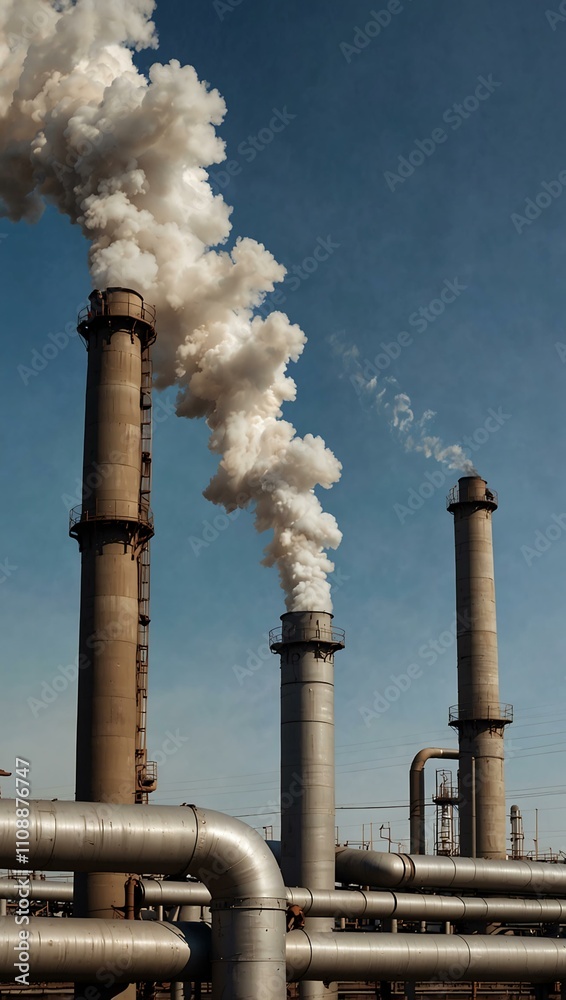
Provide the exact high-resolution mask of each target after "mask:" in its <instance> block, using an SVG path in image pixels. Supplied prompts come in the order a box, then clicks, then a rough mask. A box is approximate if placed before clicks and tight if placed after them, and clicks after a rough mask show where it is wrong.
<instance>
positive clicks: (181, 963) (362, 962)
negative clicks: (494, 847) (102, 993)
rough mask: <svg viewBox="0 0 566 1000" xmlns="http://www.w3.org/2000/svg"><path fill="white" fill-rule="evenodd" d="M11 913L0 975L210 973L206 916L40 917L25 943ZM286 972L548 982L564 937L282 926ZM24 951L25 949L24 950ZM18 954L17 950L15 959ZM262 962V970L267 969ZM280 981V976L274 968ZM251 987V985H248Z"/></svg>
mask: <svg viewBox="0 0 566 1000" xmlns="http://www.w3.org/2000/svg"><path fill="white" fill-rule="evenodd" d="M19 935H20V929H19V928H18V926H17V925H16V922H15V920H14V919H12V918H9V917H4V918H1V919H0V976H1V977H2V978H3V979H13V977H14V958H15V956H17V955H18V952H20V956H21V957H20V962H23V964H24V965H25V964H27V963H28V962H29V965H30V969H29V981H30V982H45V981H51V982H60V981H65V980H68V979H74V980H75V982H78V983H81V982H88V981H89V980H90V981H92V980H93V978H95V979H96V981H97V983H98V986H99V987H101V988H102V987H106V988H110V989H111V988H112V986H114V985H115V984H119V983H123V982H127V981H128V980H130V981H131V980H138V981H139V980H148V981H151V980H154V979H171V978H172V977H175V978H176V979H177V980H178V981H180V982H190V981H194V980H202V979H205V980H206V979H208V977H209V974H210V973H209V965H208V961H207V958H208V952H209V938H210V932H209V928H208V927H207V926H206V924H203V923H199V924H166V923H157V922H156V923H152V922H145V921H141V920H140V921H134V920H127V921H103V920H76V919H73V920H58V919H57V918H52V917H38V918H36V919H33V920H32V921H31V922H30V925H29V935H30V936H29V946H28V950H27V951H23V952H22V950H21V939H20V936H19ZM282 941H283V944H284V946H285V951H286V975H287V980H288V981H290V982H296V981H298V980H304V979H309V980H314V981H318V982H328V981H330V980H346V981H356V980H360V979H361V980H397V979H404V980H405V981H409V982H410V981H419V980H420V981H423V980H424V981H429V980H431V979H437V980H439V981H441V982H474V981H477V980H481V981H482V982H530V983H537V982H549V981H553V980H560V979H563V978H566V941H564V940H552V939H550V938H517V937H515V938H513V937H496V936H494V935H491V936H482V935H473V936H456V935H445V934H443V935H440V934H427V935H424V934H421V935H418V937H415V935H408V934H407V935H405V934H369V933H368V934H360V933H347V934H341V933H339V932H336V933H327V934H321V933H318V934H309V933H308V932H306V931H291V932H290V933H289V934H287V935H286V936H285V935H284V933H283V934H282ZM26 956H28V958H26ZM16 961H17V959H16ZM264 971H265V970H264ZM278 982H279V977H278ZM258 986H259V991H258V992H256V991H254V990H251V991H249V987H246V986H245V985H244V982H243V981H242V982H240V984H239V988H238V989H237V990H236V991H235V992H232V991H231V990H230V989H229V990H228V991H227V992H226V993H220V992H218V991H217V986H214V985H213V996H214V997H216V998H218V1000H220V998H221V997H222V998H225V997H229V998H230V1000H234V998H235V997H238V998H241V1000H265V998H266V997H269V998H270V1000H271V998H272V997H273V996H277V997H284V996H285V993H284V992H283V993H282V992H281V990H280V988H279V986H278V985H277V990H276V992H274V982H273V980H271V979H268V978H266V979H264V980H263V985H262V984H258ZM246 989H248V992H245V991H246Z"/></svg>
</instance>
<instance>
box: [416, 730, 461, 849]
mask: <svg viewBox="0 0 566 1000" xmlns="http://www.w3.org/2000/svg"><path fill="white" fill-rule="evenodd" d="M459 756H460V753H459V751H458V750H445V749H443V748H442V747H425V749H424V750H419V752H418V754H416V755H415V757H414V758H413V762H412V764H411V769H410V771H409V824H410V833H411V848H410V850H411V854H426V837H425V776H424V767H425V764H426V762H427V760H431V759H434V760H436V759H437V758H438V759H441V758H446V759H448V760H458V757H459Z"/></svg>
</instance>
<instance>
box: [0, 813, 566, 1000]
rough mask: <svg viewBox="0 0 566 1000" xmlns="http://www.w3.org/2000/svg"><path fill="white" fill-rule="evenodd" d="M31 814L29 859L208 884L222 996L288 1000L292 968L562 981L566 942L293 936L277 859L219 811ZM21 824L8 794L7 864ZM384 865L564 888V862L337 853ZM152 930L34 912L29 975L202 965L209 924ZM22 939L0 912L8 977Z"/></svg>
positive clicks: (51, 866)
mask: <svg viewBox="0 0 566 1000" xmlns="http://www.w3.org/2000/svg"><path fill="white" fill-rule="evenodd" d="M29 812H30V821H29V822H30V826H29V843H30V865H31V866H32V867H34V868H42V869H45V870H58V869H70V868H72V867H74V868H75V869H79V870H83V871H87V870H88V871H108V870H112V871H115V872H117V871H123V872H125V871H131V870H132V868H134V869H137V870H140V871H141V870H152V869H153V870H157V868H159V869H160V870H161V871H162V872H164V873H166V874H167V873H169V874H171V873H179V874H191V875H193V876H194V877H196V878H200V879H202V881H203V884H204V885H205V887H206V888H207V889H208V890H209V892H210V896H211V903H212V913H213V920H212V937H211V946H210V951H211V977H212V983H213V996H214V997H216V998H217V1000H220V998H223V997H230V998H231V1000H260V998H265V996H266V995H267V996H269V997H272V998H273V1000H283V998H284V997H285V968H287V977H288V978H289V979H290V980H293V981H295V980H304V979H307V980H309V981H312V980H317V981H322V980H324V981H327V980H328V979H332V978H335V977H338V978H341V979H342V978H343V979H356V978H358V979H359V978H361V979H364V980H371V979H388V978H406V979H408V980H411V979H422V978H426V977H427V976H438V975H442V974H444V975H447V974H448V970H450V969H451V970H455V969H457V974H456V975H453V978H456V979H458V980H459V981H475V980H477V979H481V980H485V981H500V982H514V981H517V980H526V981H529V982H545V981H548V980H550V979H553V978H561V977H566V941H564V940H556V941H555V940H549V939H546V938H545V939H536V938H535V939H533V938H527V939H524V938H521V939H510V938H505V937H493V936H492V937H490V936H489V935H488V936H486V935H472V936H466V935H449V936H446V935H437V934H431V935H426V936H422V935H419V936H418V937H417V938H414V937H413V936H407V937H405V935H402V934H401V935H399V934H370V933H348V934H340V933H339V932H332V931H328V932H316V931H314V932H312V931H308V930H307V929H305V930H304V931H294V932H291V933H290V934H288V935H286V934H285V907H286V893H285V888H284V886H283V879H282V876H281V873H280V870H279V866H278V864H277V862H276V861H275V859H274V857H273V855H272V854H271V851H270V850H269V848H268V847H267V845H266V843H265V841H264V840H263V839H262V838H261V837H260V835H259V834H258V833H257V832H256V831H255V830H252V829H250V828H249V827H248V826H246V825H245V824H244V823H242V822H241V821H240V820H236V819H233V818H232V817H228V816H223V815H222V814H220V813H215V812H212V811H208V810H201V809H198V808H197V807H195V806H189V807H184V808H183V807H173V806H151V807H146V806H122V805H119V806H107V805H102V804H99V803H80V802H57V801H56V802H30V805H29ZM17 822H18V820H17V817H16V808H15V802H14V801H11V800H2V801H0V866H2V867H8V865H9V864H11V863H13V853H14V843H15V842H16V833H17V830H18V826H17ZM77 844H80V845H81V847H80V848H79V849H77ZM386 859H387V860H386ZM389 859H390V860H389ZM411 867H413V868H414V871H413V872H412V873H410V872H409V869H410V868H411ZM388 868H389V874H390V878H392V879H395V880H396V881H397V882H402V881H403V874H405V876H406V878H407V880H410V876H411V877H412V880H413V881H414V882H418V883H419V884H421V885H427V884H429V885H431V886H432V885H441V884H449V885H451V886H453V887H457V886H461V885H463V886H465V887H466V888H468V889H472V890H473V889H474V888H476V887H479V885H482V884H483V885H486V886H487V887H488V888H490V889H495V888H499V889H500V890H501V889H504V890H507V891H512V892H517V891H531V892H535V891H536V892H539V893H544V892H545V891H557V890H558V891H560V890H562V892H563V893H565V892H566V871H563V870H561V869H560V868H559V867H558V866H547V865H545V864H543V863H538V864H537V863H536V862H534V863H528V862H512V861H510V862H490V861H483V860H482V861H480V860H474V859H469V858H443V857H440V858H432V857H431V858H422V857H421V858H419V857H417V858H410V857H409V856H399V855H388V854H385V855H379V854H377V853H375V854H374V853H373V852H366V851H356V850H351V849H343V850H341V851H339V852H338V855H337V877H338V878H339V879H340V880H345V879H346V878H348V877H352V878H356V879H358V880H360V881H362V880H363V881H369V882H372V881H375V879H376V878H378V879H382V878H384V877H386V873H387V869H388ZM515 869H517V871H515ZM200 888H201V887H199V889H200ZM308 891H309V890H306V889H305V890H303V894H308ZM333 895H335V896H338V895H340V892H339V891H336V892H335V893H334V894H333ZM370 896H371V894H370ZM297 898H299V899H300V898H301V897H300V895H298V896H297ZM432 898H433V899H434V897H432ZM534 902H537V901H534ZM553 902H554V903H556V901H553ZM453 903H455V904H456V905H457V906H458V905H461V901H453ZM447 905H448V904H447ZM501 905H503V906H505V905H510V906H511V905H516V901H511V900H506V901H501ZM416 907H418V902H417V903H416ZM424 907H426V904H423V911H424ZM322 908H323V909H325V908H326V907H325V906H324V905H323V907H322ZM149 926H150V928H151V930H147V929H146V927H145V925H144V922H143V921H123V922H116V921H108V920H91V919H86V920H85V919H76V918H73V919H70V920H64V921H61V920H57V919H53V918H37V919H34V920H32V922H31V924H30V931H31V941H30V954H31V955H32V970H31V975H32V977H33V981H41V980H45V979H46V978H50V977H53V979H58V978H60V977H69V978H74V979H75V981H76V982H81V981H85V980H88V978H89V976H91V975H92V972H93V970H94V965H95V964H96V963H98V964H97V969H99V970H100V969H101V968H103V969H108V968H115V969H116V971H115V979H114V981H115V982H116V983H118V982H131V981H132V980H135V979H137V978H140V977H141V978H149V979H151V978H155V977H163V978H166V977H168V978H176V979H177V980H179V981H192V980H194V979H195V978H200V976H202V975H205V974H207V972H206V969H207V965H206V961H207V955H206V950H207V949H206V934H207V931H206V930H204V931H203V930H202V929H201V928H194V925H187V926H185V925H178V924H177V925H175V924H174V925H170V924H163V925H161V926H160V927H159V926H158V928H157V930H156V929H155V925H153V924H151V925H149ZM138 928H139V931H138ZM16 934H17V926H16V923H15V920H14V919H13V918H7V917H4V918H1V919H0V941H1V947H0V975H2V976H5V975H6V974H9V973H10V972H11V971H12V970H13V963H14V953H13V950H12V949H11V947H10V945H13V942H14V940H15V936H16ZM148 945H151V949H152V952H151V954H152V959H151V961H148V958H147V954H148V951H147V948H148ZM89 954H90V955H91V957H90V958H88V957H87V956H88V955H89ZM119 955H121V956H122V958H121V960H120V961H118V956H119Z"/></svg>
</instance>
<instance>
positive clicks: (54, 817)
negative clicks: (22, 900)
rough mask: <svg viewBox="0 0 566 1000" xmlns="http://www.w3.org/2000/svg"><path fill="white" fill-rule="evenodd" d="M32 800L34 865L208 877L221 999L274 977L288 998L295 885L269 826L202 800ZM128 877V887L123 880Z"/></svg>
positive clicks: (6, 825)
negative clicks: (288, 919)
mask: <svg viewBox="0 0 566 1000" xmlns="http://www.w3.org/2000/svg"><path fill="white" fill-rule="evenodd" d="M28 805H29V837H28V839H29V845H30V851H29V862H28V863H29V865H30V867H33V868H35V869H45V870H49V869H52V870H53V869H54V870H57V871H60V870H74V871H89V872H96V871H103V872H108V871H111V872H119V871H122V872H135V871H140V872H141V871H161V872H163V873H164V874H176V875H178V876H182V875H184V874H190V875H193V876H194V877H195V878H198V879H202V881H203V882H204V884H205V885H206V886H207V888H208V889H209V890H210V893H211V896H212V911H213V928H212V983H213V996H214V997H215V1000H220V998H221V997H223V996H230V997H231V998H232V1000H252V998H253V1000H263V998H264V997H265V989H266V984H268V986H269V990H270V1000H284V998H285V951H284V948H285V910H286V899H285V887H284V885H283V880H282V878H281V872H280V871H279V868H278V865H277V862H276V861H275V859H274V858H273V855H272V854H271V851H270V850H269V847H268V846H267V844H266V843H265V841H264V840H263V839H262V837H260V835H259V833H257V832H256V831H255V830H252V829H251V828H250V827H248V826H246V824H245V823H242V822H241V821H240V820H237V819H234V818H233V817H231V816H224V815H223V814H222V813H217V812H213V811H209V810H203V809H198V808H197V807H196V806H188V807H186V808H179V807H175V806H141V805H139V806H125V805H104V804H102V803H97V802H58V801H56V802H29V804H28ZM15 806H16V803H15V802H14V801H13V800H11V801H10V800H7V799H2V800H0V867H9V866H11V865H13V863H14V854H15V844H16V843H17V840H18V838H17V836H16V832H17V826H16V822H17V820H16V808H15ZM26 832H27V831H26ZM121 884H122V892H123V885H124V882H123V879H122V880H121ZM135 923H137V921H125V924H126V925H127V926H129V927H131V926H132V925H133V924H135ZM142 978H143V977H142ZM177 978H178V977H177Z"/></svg>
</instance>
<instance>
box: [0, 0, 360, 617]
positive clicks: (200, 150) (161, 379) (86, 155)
mask: <svg viewBox="0 0 566 1000" xmlns="http://www.w3.org/2000/svg"><path fill="white" fill-rule="evenodd" d="M154 7H155V3H154V0H76V2H74V0H4V2H3V4H2V8H1V10H0V126H1V130H2V138H3V142H2V150H1V152H0V207H1V208H2V214H4V215H6V216H8V217H9V218H10V219H12V220H14V221H16V220H20V219H26V220H27V221H28V222H36V221H38V219H39V218H40V217H41V215H42V213H43V211H44V209H45V205H46V203H50V204H53V205H55V206H56V207H57V208H58V209H59V210H60V211H61V212H63V213H64V214H65V215H67V216H68V217H69V218H70V219H71V221H72V222H73V223H75V224H76V225H78V226H80V228H81V230H82V232H83V233H84V235H85V236H86V237H87V239H88V240H89V241H90V251H89V264H90V270H91V275H92V279H93V282H94V284H95V286H97V287H99V288H106V287H108V286H112V285H122V286H129V287H133V288H136V289H137V290H139V291H140V292H141V293H142V294H143V295H144V296H145V297H146V298H147V299H148V300H149V301H151V302H153V303H155V304H156V305H157V307H158V311H159V331H160V335H159V338H158V343H157V345H156V355H155V362H156V370H157V375H158V379H157V384H158V386H159V387H160V388H164V387H166V386H169V385H177V386H178V387H179V397H178V407H177V412H178V413H179V415H180V416H185V417H203V418H204V419H205V420H206V421H207V423H208V426H209V428H210V431H211V434H210V440H209V447H210V449H211V451H212V452H214V453H215V454H216V455H218V457H219V466H218V471H217V473H216V475H215V476H214V477H213V478H212V480H211V482H210V483H209V485H208V487H207V488H206V490H205V491H204V492H205V496H206V497H207V498H208V499H209V500H211V501H212V502H213V503H215V504H220V505H223V506H225V507H226V508H227V509H234V507H236V506H240V505H241V506H247V505H248V504H249V503H250V501H251V502H252V503H253V505H254V507H255V524H256V527H257V529H258V531H272V532H273V538H272V541H271V542H270V544H269V545H268V546H267V549H266V552H265V559H264V563H265V564H266V565H273V564H276V565H277V567H278V569H279V575H280V580H281V585H282V587H283V589H284V590H285V594H286V603H287V608H288V609H289V610H321V611H329V610H330V609H331V599H330V586H329V583H328V580H327V576H328V574H329V573H330V572H332V570H333V569H334V566H333V564H332V562H331V561H330V559H329V558H328V555H327V549H329V548H330V549H334V548H336V547H337V546H338V545H339V544H340V540H341V537H342V536H341V533H340V531H339V529H338V525H337V523H336V521H335V519H334V517H333V516H332V515H331V514H328V513H326V512H324V511H323V509H322V506H321V503H320V501H319V499H318V497H317V496H316V494H315V488H316V487H318V486H322V487H323V488H325V489H329V488H330V487H331V486H332V485H333V484H334V483H335V482H337V481H338V479H339V478H340V472H341V465H340V463H339V462H338V460H337V459H336V458H335V456H334V455H333V454H332V452H331V451H330V450H329V449H328V448H327V447H326V445H325V443H324V441H323V440H322V438H320V437H317V436H314V435H312V434H306V435H305V436H304V437H303V438H300V437H298V436H297V434H296V432H295V429H294V427H293V426H292V424H291V423H289V422H288V421H287V420H284V419H283V418H282V407H283V404H284V403H286V402H290V401H292V400H294V399H295V394H296V387H295V383H294V382H293V380H292V378H291V377H290V376H289V375H288V374H287V369H288V366H289V363H290V362H296V361H297V360H298V359H299V357H300V355H301V353H302V351H303V349H304V346H305V343H306V337H305V335H304V333H303V332H302V330H300V328H299V327H298V326H296V325H295V324H292V323H291V322H290V320H289V319H288V317H287V316H286V315H285V314H284V313H281V312H272V313H270V315H268V316H267V317H266V318H262V317H261V316H260V315H258V314H257V311H256V310H257V309H258V307H260V306H261V304H262V302H263V300H264V298H265V296H266V295H267V294H268V293H269V292H271V291H273V289H274V285H275V283H276V282H279V281H282V280H283V278H284V276H285V268H284V267H282V265H280V264H278V263H277V261H276V260H275V259H274V257H273V256H272V255H271V254H270V253H269V252H268V251H267V250H266V249H265V247H264V246H263V245H262V244H260V243H257V242H256V241H255V240H252V239H247V238H238V239H236V240H235V242H233V243H232V245H231V246H228V240H229V238H230V235H231V224H230V213H231V209H230V208H229V206H227V205H226V203H225V202H224V201H223V199H222V197H221V196H220V195H218V194H216V195H215V194H214V193H213V191H212V188H211V186H210V184H209V179H208V173H207V170H208V168H210V167H211V166H212V165H213V164H215V163H220V162H221V161H222V160H223V159H224V158H225V152H224V143H223V142H222V140H221V139H220V138H219V137H218V135H217V134H216V127H217V126H218V125H220V123H221V122H222V120H223V117H224V114H225V110H226V108H225V105H224V101H223V99H222V97H221V96H220V94H219V93H218V91H217V90H213V89H209V86H208V84H206V83H205V82H202V81H200V80H199V79H198V77H197V74H196V72H195V70H194V69H193V68H192V67H191V66H181V64H180V63H179V62H178V61H177V60H172V61H171V62H169V63H168V64H167V65H161V64H159V63H155V64H154V65H153V66H152V67H151V69H150V70H149V76H148V78H146V77H145V76H143V75H142V74H141V73H140V72H139V71H138V69H137V68H136V66H135V63H134V59H133V54H134V52H135V51H140V50H142V49H147V48H157V45H158V42H157V36H156V31H155V26H154V24H153V22H152V21H151V17H152V14H153V11H154ZM215 248H216V249H215Z"/></svg>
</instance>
